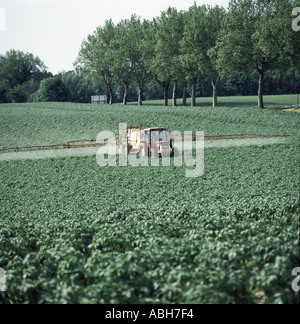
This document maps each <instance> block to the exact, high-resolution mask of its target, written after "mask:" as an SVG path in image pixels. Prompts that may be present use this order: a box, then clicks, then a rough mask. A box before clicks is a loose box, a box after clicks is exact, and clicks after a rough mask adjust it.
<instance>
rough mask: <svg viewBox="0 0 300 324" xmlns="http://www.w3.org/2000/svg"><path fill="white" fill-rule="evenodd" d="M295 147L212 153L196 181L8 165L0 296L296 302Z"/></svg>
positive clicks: (86, 167) (165, 171) (150, 172)
mask: <svg viewBox="0 0 300 324" xmlns="http://www.w3.org/2000/svg"><path fill="white" fill-rule="evenodd" d="M297 150H298V149H297V148H296V147H293V146H290V145H287V146H285V145H280V146H273V147H268V148H267V149H266V150H263V149H262V148H259V147H248V148H234V149H233V148H231V149H229V148H228V149H208V150H206V170H205V174H204V176H203V177H202V178H201V179H197V180H193V181H191V180H188V179H186V178H185V177H184V170H183V169H181V168H180V169H178V168H172V169H169V168H158V169H157V168H154V169H153V168H138V169H134V170H133V169H131V168H130V167H128V168H105V169H100V168H99V167H98V166H97V164H96V163H95V159H94V158H71V159H55V160H44V161H38V162H34V161H27V162H17V161H16V162H12V163H1V164H0V170H1V172H0V174H1V184H2V186H1V188H2V193H1V197H2V199H3V203H2V204H1V206H0V210H1V220H0V224H1V226H0V237H1V244H0V251H1V253H0V264H1V266H2V267H4V268H5V269H6V271H7V287H8V290H7V292H6V293H5V294H0V303H92V304H93V303H183V304H184V303H254V302H265V303H280V302H283V303H296V302H297V295H296V294H295V293H293V291H292V290H291V279H292V278H291V277H290V272H291V270H292V269H293V268H294V267H295V266H296V265H297V264H298V263H297V262H298V248H299V247H298V235H297V230H296V229H297V226H298V225H297V224H298V213H299V199H298V181H299V177H298V176H299V174H298V173H297V172H298V170H297V167H296V166H297V165H298V163H299V159H298V154H297ZM287 166H289V167H288V168H287ZM16 174H17V175H16ZM133 174H134V176H133ZM141 179H142V180H141ZM12 206H13V208H12ZM258 291H263V292H264V295H263V298H262V299H261V300H259V299H258V298H257V297H256V296H255V295H256V293H257V292H258Z"/></svg>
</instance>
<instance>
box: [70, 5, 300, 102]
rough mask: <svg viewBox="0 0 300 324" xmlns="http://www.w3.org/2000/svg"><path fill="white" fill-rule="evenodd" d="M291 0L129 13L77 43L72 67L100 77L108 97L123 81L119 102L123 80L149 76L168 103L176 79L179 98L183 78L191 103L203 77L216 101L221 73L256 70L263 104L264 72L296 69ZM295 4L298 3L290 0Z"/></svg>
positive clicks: (299, 49) (140, 82)
mask: <svg viewBox="0 0 300 324" xmlns="http://www.w3.org/2000/svg"><path fill="white" fill-rule="evenodd" d="M298 2H299V0H231V1H230V4H229V7H228V10H225V9H224V8H223V7H219V6H215V7H210V6H198V5H197V4H196V3H195V4H194V5H193V6H192V7H191V8H190V9H189V10H188V11H178V10H177V9H175V8H169V9H168V10H166V11H165V12H162V13H161V16H160V17H157V18H155V19H153V20H152V21H148V20H142V19H140V18H139V17H137V16H136V15H133V16H132V17H131V19H128V20H122V21H120V22H119V23H117V24H114V23H113V21H112V20H108V21H106V23H105V25H104V26H101V27H98V28H97V29H96V31H95V32H94V33H93V34H92V35H89V36H88V37H87V39H86V40H85V41H84V42H83V43H82V46H81V49H80V52H79V54H78V58H77V61H76V62H75V67H76V70H77V71H78V72H80V73H83V74H84V75H87V76H88V77H91V78H94V79H95V80H99V79H101V80H102V82H103V83H104V85H105V86H106V88H107V90H108V92H109V94H110V104H112V103H113V102H114V91H113V89H114V87H116V85H117V84H119V83H120V82H121V83H122V84H123V86H124V98H123V103H124V104H125V105H126V104H127V101H128V90H129V86H130V85H131V84H135V85H136V86H137V88H138V103H139V105H142V100H143V90H144V87H145V84H146V83H147V82H148V81H149V80H155V81H156V82H157V83H158V84H159V85H160V86H161V88H162V90H163V93H164V99H165V105H168V101H169V96H168V94H169V92H170V87H172V90H173V91H172V93H173V95H172V103H173V105H174V106H176V104H177V86H178V83H179V82H180V83H181V84H182V83H183V84H184V86H183V94H182V97H183V105H186V99H187V93H188V91H187V90H188V86H189V85H191V97H192V100H191V102H192V106H194V105H195V104H196V85H197V80H198V79H199V78H201V79H202V80H205V81H209V82H210V83H211V86H212V92H213V106H217V103H218V101H217V98H218V86H219V83H220V80H221V79H222V78H230V77H232V76H233V75H236V73H237V72H239V73H242V72H246V73H250V72H253V71H256V73H257V80H258V107H259V108H264V103H263V93H264V92H263V91H264V80H265V75H266V73H267V72H268V71H269V70H274V69H281V70H284V71H287V70H289V69H293V70H295V71H296V70H298V71H300V66H299V65H300V63H299V62H300V44H299V33H296V32H295V31H294V30H293V29H292V20H293V18H292V11H293V9H294V8H295V7H297V3H298ZM298 4H299V3H298Z"/></svg>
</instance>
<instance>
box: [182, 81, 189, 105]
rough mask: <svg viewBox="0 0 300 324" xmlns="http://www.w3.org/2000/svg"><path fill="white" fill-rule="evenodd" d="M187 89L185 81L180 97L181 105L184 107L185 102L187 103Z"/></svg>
mask: <svg viewBox="0 0 300 324" xmlns="http://www.w3.org/2000/svg"><path fill="white" fill-rule="evenodd" d="M187 87H188V83H187V81H184V86H183V95H182V105H183V106H184V107H185V106H186V101H187Z"/></svg>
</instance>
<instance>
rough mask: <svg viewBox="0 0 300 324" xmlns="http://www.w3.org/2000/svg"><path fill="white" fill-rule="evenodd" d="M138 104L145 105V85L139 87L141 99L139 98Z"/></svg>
mask: <svg viewBox="0 0 300 324" xmlns="http://www.w3.org/2000/svg"><path fill="white" fill-rule="evenodd" d="M138 105H139V106H142V105H143V87H141V86H140V87H139V99H138Z"/></svg>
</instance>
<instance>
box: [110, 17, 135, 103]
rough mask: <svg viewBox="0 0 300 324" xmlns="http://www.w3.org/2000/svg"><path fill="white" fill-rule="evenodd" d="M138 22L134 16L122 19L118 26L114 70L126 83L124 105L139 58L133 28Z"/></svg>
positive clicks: (124, 83) (118, 77) (123, 82)
mask: <svg viewBox="0 0 300 324" xmlns="http://www.w3.org/2000/svg"><path fill="white" fill-rule="evenodd" d="M136 23H138V18H137V17H136V16H132V17H131V19H130V20H122V21H121V22H120V23H118V24H117V26H116V37H115V39H114V47H115V57H114V60H113V70H114V72H115V74H116V77H117V79H118V80H119V81H120V82H122V84H123V85H124V96H123V105H127V101H128V95H129V85H130V83H131V82H132V80H133V67H134V64H135V62H136V59H137V55H136V46H137V39H136V35H135V32H134V29H132V27H133V26H134V25H135V24H136Z"/></svg>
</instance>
